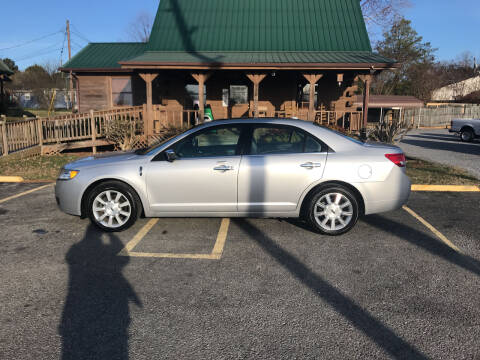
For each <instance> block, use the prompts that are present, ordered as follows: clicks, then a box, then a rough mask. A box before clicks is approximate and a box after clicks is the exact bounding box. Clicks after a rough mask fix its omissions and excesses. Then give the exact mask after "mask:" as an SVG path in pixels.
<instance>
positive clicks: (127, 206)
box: [87, 181, 140, 232]
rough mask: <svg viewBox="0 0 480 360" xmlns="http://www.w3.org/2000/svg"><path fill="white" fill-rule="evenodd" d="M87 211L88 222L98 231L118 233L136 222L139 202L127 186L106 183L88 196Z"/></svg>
mask: <svg viewBox="0 0 480 360" xmlns="http://www.w3.org/2000/svg"><path fill="white" fill-rule="evenodd" d="M87 209H88V216H89V217H90V220H91V221H92V222H93V223H94V224H95V225H96V226H98V227H99V228H100V229H102V230H104V231H108V232H118V231H123V230H125V229H128V228H129V227H130V226H132V225H133V224H134V223H135V221H137V218H138V215H139V209H140V200H139V199H138V195H137V194H136V193H135V191H134V190H133V189H132V188H130V187H129V186H128V185H126V184H124V183H121V182H118V181H108V182H105V183H102V184H100V185H98V186H96V187H95V188H93V190H92V191H91V192H90V194H89V196H88V202H87Z"/></svg>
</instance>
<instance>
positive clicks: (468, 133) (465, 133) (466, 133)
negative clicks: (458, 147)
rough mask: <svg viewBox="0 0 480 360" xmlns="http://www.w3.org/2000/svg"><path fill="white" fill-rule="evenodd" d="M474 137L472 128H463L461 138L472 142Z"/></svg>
mask: <svg viewBox="0 0 480 360" xmlns="http://www.w3.org/2000/svg"><path fill="white" fill-rule="evenodd" d="M473 137H474V134H473V131H472V130H470V129H465V130H462V132H461V133H460V139H462V141H463V142H472V141H473Z"/></svg>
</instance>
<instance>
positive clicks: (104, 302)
mask: <svg viewBox="0 0 480 360" xmlns="http://www.w3.org/2000/svg"><path fill="white" fill-rule="evenodd" d="M122 248H123V244H122V242H121V241H120V240H119V239H118V237H117V236H115V235H114V234H102V233H101V232H100V231H99V230H97V228H96V227H94V225H92V224H90V225H89V226H88V228H87V230H86V232H85V235H84V237H83V239H82V240H81V241H80V242H79V243H76V244H74V245H73V246H72V247H71V248H70V249H69V250H68V252H67V254H66V262H67V263H68V266H69V283H68V294H67V297H66V301H65V305H64V309H63V314H62V318H61V321H60V325H59V334H60V335H61V337H62V355H61V359H62V360H74V359H75V360H76V359H78V360H80V359H119V360H126V359H128V356H129V354H128V327H129V324H130V313H129V303H130V302H133V303H134V304H136V305H137V306H139V307H141V306H142V303H141V301H140V299H139V298H138V296H137V295H136V293H135V291H134V290H133V288H132V286H131V285H130V284H129V283H128V281H127V280H126V279H125V277H124V276H123V274H122V269H123V268H124V267H125V266H126V265H127V264H128V262H129V261H130V259H129V258H128V257H119V256H117V254H118V252H119V251H120V250H121V249H122Z"/></svg>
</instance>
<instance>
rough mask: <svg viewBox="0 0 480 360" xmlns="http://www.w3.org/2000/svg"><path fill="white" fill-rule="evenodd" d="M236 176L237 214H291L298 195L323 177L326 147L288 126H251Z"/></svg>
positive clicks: (299, 130) (297, 200) (298, 197)
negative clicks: (244, 153)
mask: <svg viewBox="0 0 480 360" xmlns="http://www.w3.org/2000/svg"><path fill="white" fill-rule="evenodd" d="M247 143H248V144H249V145H248V146H247V150H246V151H247V152H246V155H244V157H243V159H242V163H241V165H240V171H239V175H238V210H239V211H240V212H246V213H249V214H257V215H258V214H260V215H261V214H267V213H268V214H274V213H277V212H294V211H295V210H296V209H297V206H298V203H299V200H300V197H301V195H302V193H303V192H304V191H305V190H306V189H307V188H308V187H309V185H310V184H312V183H313V182H315V181H318V180H319V179H321V178H322V176H323V171H324V168H325V164H326V159H327V154H328V151H327V150H328V147H327V146H326V145H325V144H323V143H322V142H321V141H319V140H318V139H316V138H315V137H313V136H312V135H310V134H308V133H307V132H305V131H303V130H301V129H298V128H296V127H292V126H281V125H255V126H254V127H253V128H251V130H250V133H249V138H248V139H247Z"/></svg>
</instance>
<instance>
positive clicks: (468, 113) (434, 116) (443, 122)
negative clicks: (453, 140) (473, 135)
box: [403, 104, 480, 127]
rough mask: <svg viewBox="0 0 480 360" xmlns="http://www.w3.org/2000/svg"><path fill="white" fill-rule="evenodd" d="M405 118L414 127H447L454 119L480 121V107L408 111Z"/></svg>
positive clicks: (448, 107) (404, 114)
mask: <svg viewBox="0 0 480 360" xmlns="http://www.w3.org/2000/svg"><path fill="white" fill-rule="evenodd" d="M403 117H404V119H405V120H406V122H407V123H410V124H411V125H412V126H413V127H436V126H441V127H446V126H448V125H450V123H451V121H452V120H453V119H472V118H476V119H480V105H470V104H464V105H457V104H451V105H442V106H437V107H425V108H416V109H406V110H405V111H404V113H403Z"/></svg>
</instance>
